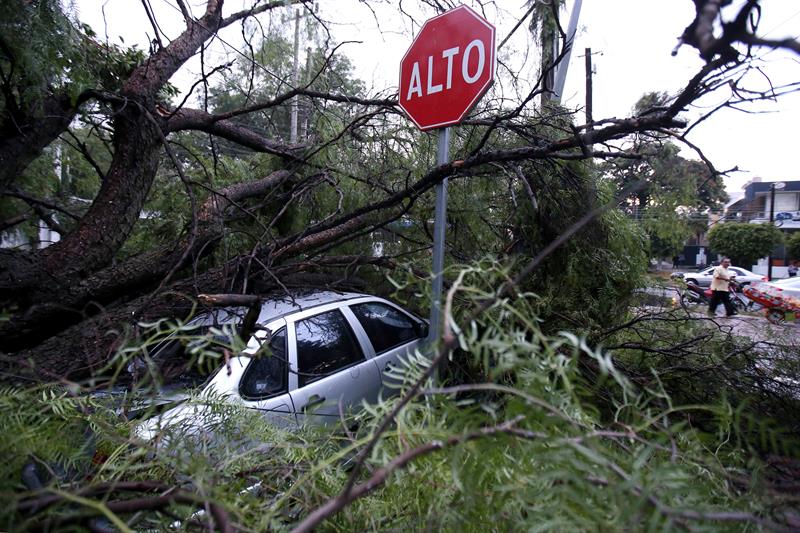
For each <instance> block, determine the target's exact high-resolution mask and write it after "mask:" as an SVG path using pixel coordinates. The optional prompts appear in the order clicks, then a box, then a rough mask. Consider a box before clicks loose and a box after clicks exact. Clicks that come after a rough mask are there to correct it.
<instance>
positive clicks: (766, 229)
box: [708, 222, 783, 268]
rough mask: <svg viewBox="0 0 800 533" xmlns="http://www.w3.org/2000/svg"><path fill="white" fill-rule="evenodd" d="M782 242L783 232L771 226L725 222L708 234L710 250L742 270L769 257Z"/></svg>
mask: <svg viewBox="0 0 800 533" xmlns="http://www.w3.org/2000/svg"><path fill="white" fill-rule="evenodd" d="M782 242H783V232H782V231H781V230H779V229H778V228H776V227H775V226H773V225H771V224H745V223H738V222H726V223H725V224H717V225H716V226H714V227H713V228H711V231H709V232H708V244H709V246H710V247H711V249H712V250H714V251H715V252H717V253H720V254H723V255H727V256H728V257H730V258H731V261H732V262H733V264H735V265H739V266H742V267H744V268H750V265H752V264H754V263H755V262H756V261H757V260H758V259H759V258H761V257H766V256H768V255H770V254H771V253H772V252H773V250H774V249H775V247H776V246H777V245H779V244H781V243H782Z"/></svg>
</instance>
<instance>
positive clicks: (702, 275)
mask: <svg viewBox="0 0 800 533" xmlns="http://www.w3.org/2000/svg"><path fill="white" fill-rule="evenodd" d="M715 268H717V267H715V266H712V267H708V268H706V269H704V270H701V271H699V272H673V273H672V275H671V276H670V277H671V278H673V279H676V278H678V279H683V280H684V281H685V282H687V283H694V284H696V285H700V286H701V287H710V286H711V279H712V278H713V277H714V269H715ZM728 270H730V271H731V272H732V273H733V274H736V278H735V280H736V281H737V282H738V283H740V284H742V285H748V284H750V283H755V282H757V281H767V278H766V276H762V275H760V274H756V273H755V272H750V271H749V270H747V269H744V268H742V267H735V266H730V267H728Z"/></svg>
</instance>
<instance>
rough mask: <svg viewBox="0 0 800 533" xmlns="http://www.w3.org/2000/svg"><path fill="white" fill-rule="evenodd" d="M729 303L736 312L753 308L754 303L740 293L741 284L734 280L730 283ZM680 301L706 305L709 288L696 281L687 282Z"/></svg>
mask: <svg viewBox="0 0 800 533" xmlns="http://www.w3.org/2000/svg"><path fill="white" fill-rule="evenodd" d="M729 288H730V297H731V303H732V304H733V307H734V309H736V311H737V312H739V311H745V310H748V311H750V310H754V309H753V307H754V305H755V304H754V303H753V302H752V301H751V300H750V299H748V298H746V297H745V296H744V295H743V294H742V286H741V285H740V284H738V283H736V282H735V281H731V282H730V285H729ZM681 301H682V302H683V303H684V304H689V305H700V304H702V305H706V306H707V305H708V304H710V303H711V289H710V288H703V287H701V286H699V285H697V284H696V283H692V282H687V283H686V289H684V291H683V292H682V293H681Z"/></svg>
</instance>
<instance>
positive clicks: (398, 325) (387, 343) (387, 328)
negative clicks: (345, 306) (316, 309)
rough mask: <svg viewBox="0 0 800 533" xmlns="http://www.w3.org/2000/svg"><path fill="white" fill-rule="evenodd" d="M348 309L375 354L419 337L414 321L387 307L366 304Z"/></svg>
mask: <svg viewBox="0 0 800 533" xmlns="http://www.w3.org/2000/svg"><path fill="white" fill-rule="evenodd" d="M350 309H351V310H352V311H353V314H354V315H356V318H358V321H359V322H360V323H361V326H362V327H363V328H364V331H366V332H367V337H369V340H370V342H371V343H372V347H373V348H375V353H376V354H379V353H381V352H385V351H386V350H389V349H391V348H394V347H395V346H400V345H401V344H405V343H407V342H410V341H412V340H414V339H416V338H418V336H419V335H418V333H417V332H418V330H417V328H415V323H414V321H413V320H411V319H410V318H409V317H408V316H406V315H405V314H403V313H401V312H400V311H398V310H397V309H395V308H394V307H391V306H389V305H386V304H382V303H378V302H368V303H363V304H357V305H352V306H350Z"/></svg>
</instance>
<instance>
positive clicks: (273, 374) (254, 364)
mask: <svg viewBox="0 0 800 533" xmlns="http://www.w3.org/2000/svg"><path fill="white" fill-rule="evenodd" d="M286 355H287V352H286V328H284V329H281V330H279V331H277V332H275V333H273V334H272V338H270V341H269V353H262V354H260V355H259V356H258V357H256V358H255V359H254V360H253V361H251V362H250V364H249V365H248V367H247V370H245V373H244V376H243V377H242V383H241V385H240V387H239V392H240V393H241V395H242V397H243V398H245V399H248V400H255V399H262V398H266V397H269V396H274V395H275V394H279V393H282V392H286V390H287V388H288V387H287V386H288V364H287V358H286Z"/></svg>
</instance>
